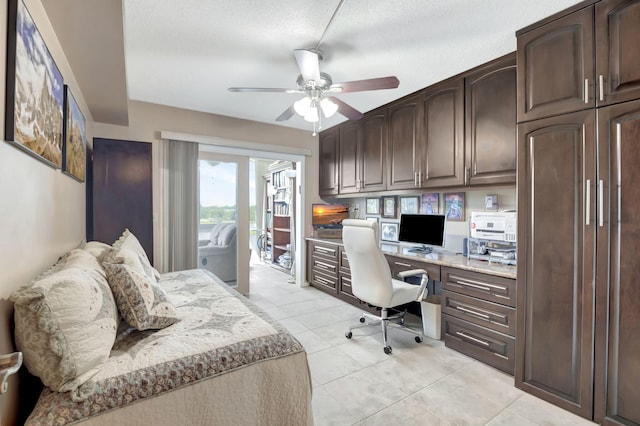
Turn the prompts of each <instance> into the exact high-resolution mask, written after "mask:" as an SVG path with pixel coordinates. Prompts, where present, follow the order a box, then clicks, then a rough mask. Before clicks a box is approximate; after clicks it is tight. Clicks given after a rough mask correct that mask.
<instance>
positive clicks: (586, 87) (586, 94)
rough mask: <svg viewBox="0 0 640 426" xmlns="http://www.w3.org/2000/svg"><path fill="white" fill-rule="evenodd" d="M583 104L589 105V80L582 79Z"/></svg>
mask: <svg viewBox="0 0 640 426" xmlns="http://www.w3.org/2000/svg"><path fill="white" fill-rule="evenodd" d="M584 103H585V104H588V103H589V79H588V78H585V79H584Z"/></svg>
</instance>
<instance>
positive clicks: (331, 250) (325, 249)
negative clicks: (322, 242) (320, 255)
mask: <svg viewBox="0 0 640 426" xmlns="http://www.w3.org/2000/svg"><path fill="white" fill-rule="evenodd" d="M315 250H318V251H322V252H324V253H335V252H336V249H329V248H326V247H320V246H315Z"/></svg>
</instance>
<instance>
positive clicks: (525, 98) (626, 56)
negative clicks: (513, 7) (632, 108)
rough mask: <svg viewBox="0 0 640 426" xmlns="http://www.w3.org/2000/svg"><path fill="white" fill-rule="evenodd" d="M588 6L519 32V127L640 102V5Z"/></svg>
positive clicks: (639, 1) (636, 1) (608, 2)
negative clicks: (585, 111)
mask: <svg viewBox="0 0 640 426" xmlns="http://www.w3.org/2000/svg"><path fill="white" fill-rule="evenodd" d="M589 3H596V2H589ZM589 3H586V4H585V3H580V4H579V5H577V6H574V7H573V8H570V9H567V11H565V12H561V13H559V14H557V15H554V16H553V17H550V18H549V19H547V20H545V21H543V25H538V24H534V25H533V26H531V27H528V28H525V29H523V30H521V31H518V33H517V35H518V64H519V67H518V122H522V121H529V120H534V119H538V118H543V117H550V116H555V115H559V114H563V113H567V112H572V111H579V110H582V109H589V108H593V107H594V106H596V105H597V106H604V105H611V104H615V103H619V102H624V101H628V100H633V99H637V98H638V97H640V57H639V55H637V54H636V50H637V49H636V46H638V43H640V32H639V31H638V28H639V27H640V0H604V1H601V2H597V3H596V4H595V5H594V4H589Z"/></svg>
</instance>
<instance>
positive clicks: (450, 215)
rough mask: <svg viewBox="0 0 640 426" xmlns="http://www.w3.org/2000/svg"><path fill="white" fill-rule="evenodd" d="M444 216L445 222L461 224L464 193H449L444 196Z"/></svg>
mask: <svg viewBox="0 0 640 426" xmlns="http://www.w3.org/2000/svg"><path fill="white" fill-rule="evenodd" d="M444 214H445V216H446V217H447V220H450V221H458V222H463V221H464V220H465V218H464V192H451V193H448V194H444Z"/></svg>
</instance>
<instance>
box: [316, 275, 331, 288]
mask: <svg viewBox="0 0 640 426" xmlns="http://www.w3.org/2000/svg"><path fill="white" fill-rule="evenodd" d="M315 278H316V281H317V282H319V283H320V284H324V285H329V286H331V287H333V283H332V282H331V281H329V280H326V279H324V278H320V277H315Z"/></svg>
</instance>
